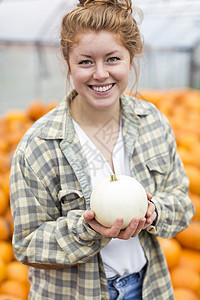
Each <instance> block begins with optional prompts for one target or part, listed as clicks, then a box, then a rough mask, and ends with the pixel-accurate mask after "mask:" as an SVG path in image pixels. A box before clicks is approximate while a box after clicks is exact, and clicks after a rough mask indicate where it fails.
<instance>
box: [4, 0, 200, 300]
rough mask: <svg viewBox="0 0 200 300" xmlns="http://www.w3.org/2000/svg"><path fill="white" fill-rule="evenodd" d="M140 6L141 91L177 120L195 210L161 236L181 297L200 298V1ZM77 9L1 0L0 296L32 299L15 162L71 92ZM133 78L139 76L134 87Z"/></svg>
mask: <svg viewBox="0 0 200 300" xmlns="http://www.w3.org/2000/svg"><path fill="white" fill-rule="evenodd" d="M133 4H134V5H135V6H136V7H138V8H140V9H141V10H142V12H143V21H142V22H140V25H139V27H140V30H141V33H142V36H143V40H144V45H145V46H144V54H143V56H142V57H141V58H140V60H139V63H140V76H139V83H138V86H137V91H138V96H139V97H141V98H142V99H144V100H147V101H150V102H152V103H153V104H154V105H156V107H157V108H158V109H159V110H160V111H161V112H162V113H163V114H165V116H166V117H167V118H168V120H169V121H170V124H171V126H172V128H173V131H174V134H175V138H176V142H177V150H178V153H179V155H180V157H181V159H182V161H183V164H184V168H185V171H186V174H187V175H188V178H189V180H190V186H189V196H190V198H191V200H192V202H193V204H194V207H195V211H196V212H195V215H194V217H193V219H192V221H191V223H190V225H189V227H188V228H187V229H185V230H184V231H182V232H181V233H179V234H178V235H176V236H175V237H174V238H172V239H167V240H164V239H161V238H159V239H158V240H159V242H160V244H161V247H162V248H163V251H164V254H165V257H166V262H167V265H168V268H169V271H170V276H171V280H172V284H173V288H174V294H175V300H200V0H135V1H133ZM75 6H76V1H75V0H4V1H2V0H0V300H27V299H28V293H29V288H30V286H29V282H28V270H29V268H28V267H27V266H25V265H22V264H21V263H20V262H18V261H16V259H15V256H14V252H13V248H12V235H13V230H14V226H13V221H12V216H11V210H10V190H9V175H10V167H11V161H12V157H13V154H14V151H15V149H16V147H17V145H18V143H19V141H20V139H21V138H22V136H23V134H24V133H25V132H26V130H27V129H28V128H29V127H30V126H31V125H32V124H33V123H34V122H35V121H36V120H37V119H38V118H40V117H41V116H42V115H44V114H45V113H46V112H48V111H49V110H51V109H52V108H54V107H55V106H56V104H57V103H58V102H60V101H61V100H62V99H63V97H65V93H66V88H65V86H66V73H67V67H66V64H65V63H64V61H63V59H62V57H61V54H60V49H59V32H60V23H61V19H62V16H63V15H64V13H65V12H67V11H68V10H71V9H72V8H74V7H75ZM137 18H138V17H137ZM138 21H139V19H138ZM133 83H134V74H133V73H132V74H131V76H130V82H129V86H128V89H127V92H128V90H130V88H131V87H132V85H133Z"/></svg>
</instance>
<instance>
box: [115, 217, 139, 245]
mask: <svg viewBox="0 0 200 300" xmlns="http://www.w3.org/2000/svg"><path fill="white" fill-rule="evenodd" d="M138 224H139V219H138V218H134V219H133V220H132V221H131V223H130V224H129V225H128V227H126V229H125V230H122V231H121V232H120V233H119V235H118V237H117V238H119V239H123V240H128V239H129V238H130V237H131V236H132V235H133V234H134V233H135V231H136V229H137V227H138Z"/></svg>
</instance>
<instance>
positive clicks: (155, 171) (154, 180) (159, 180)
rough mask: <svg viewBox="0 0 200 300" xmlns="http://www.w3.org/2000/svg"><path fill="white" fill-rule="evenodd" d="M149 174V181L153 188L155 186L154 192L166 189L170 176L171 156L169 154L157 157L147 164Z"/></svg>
mask: <svg viewBox="0 0 200 300" xmlns="http://www.w3.org/2000/svg"><path fill="white" fill-rule="evenodd" d="M145 165H146V167H147V169H148V172H149V175H150V177H149V180H150V182H151V183H150V185H151V187H153V186H154V191H156V190H160V191H162V189H164V187H165V184H166V180H167V175H168V174H169V165H170V162H169V156H168V154H166V155H162V156H159V157H156V158H154V159H151V160H149V161H147V162H145Z"/></svg>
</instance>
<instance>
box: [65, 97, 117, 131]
mask: <svg viewBox="0 0 200 300" xmlns="http://www.w3.org/2000/svg"><path fill="white" fill-rule="evenodd" d="M71 114H72V117H73V119H74V120H75V121H76V122H77V123H78V124H79V125H80V126H82V127H88V126H91V127H93V128H94V127H96V128H99V127H101V126H102V125H104V124H106V123H107V122H109V121H110V120H113V121H114V122H115V123H116V122H117V123H118V124H119V123H120V102H119V101H117V102H116V103H115V104H114V105H113V106H112V107H109V108H106V109H99V110H98V109H95V108H94V107H92V106H90V105H85V103H82V101H81V100H80V99H79V97H78V96H77V97H76V98H75V99H73V100H72V102H71Z"/></svg>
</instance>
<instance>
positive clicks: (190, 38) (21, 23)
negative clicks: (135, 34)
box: [0, 0, 200, 51]
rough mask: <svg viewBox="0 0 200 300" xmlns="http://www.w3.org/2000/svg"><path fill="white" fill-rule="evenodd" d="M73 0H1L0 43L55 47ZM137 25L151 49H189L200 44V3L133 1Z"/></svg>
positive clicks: (197, 0)
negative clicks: (137, 12)
mask: <svg viewBox="0 0 200 300" xmlns="http://www.w3.org/2000/svg"><path fill="white" fill-rule="evenodd" d="M76 3H77V1H76V0H34V1H33V0H3V1H0V43H1V44H7V45H12V44H16V43H18V44H32V43H34V44H37V45H50V46H56V45H58V43H59V27H60V22H61V19H62V16H63V15H64V13H65V12H67V11H69V10H71V9H72V8H74V7H75V6H76ZM133 4H134V5H135V6H136V7H138V8H140V9H141V10H142V12H143V21H142V23H141V24H140V29H141V32H142V35H143V36H144V41H145V45H146V46H147V47H150V48H151V49H161V50H162V49H166V48H168V49H172V50H173V49H174V48H176V49H177V48H178V49H179V50H181V49H183V50H184V51H185V50H187V49H189V50H190V49H191V48H194V47H196V45H197V44H199V43H200V0H135V1H133Z"/></svg>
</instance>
